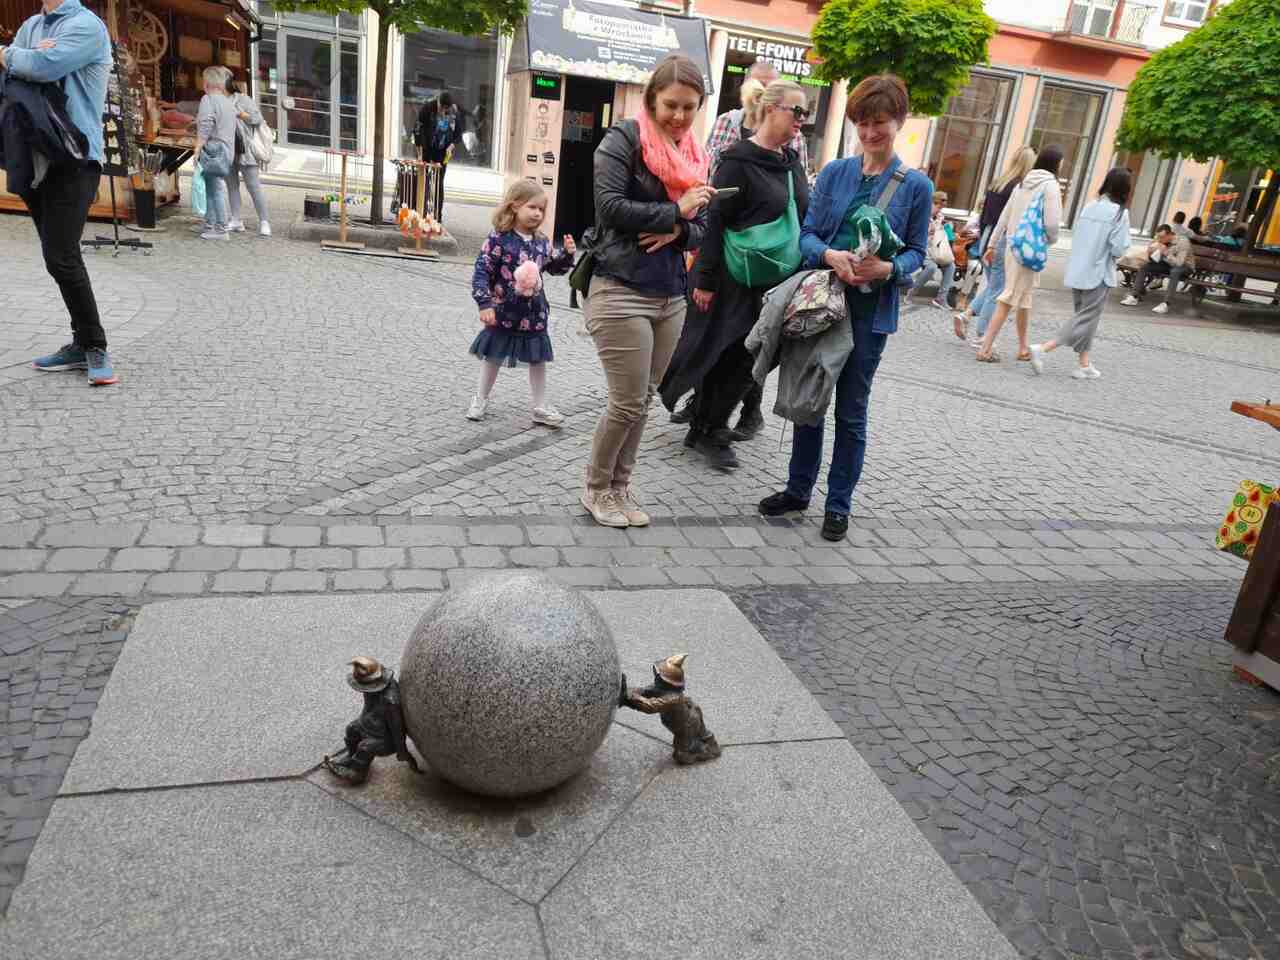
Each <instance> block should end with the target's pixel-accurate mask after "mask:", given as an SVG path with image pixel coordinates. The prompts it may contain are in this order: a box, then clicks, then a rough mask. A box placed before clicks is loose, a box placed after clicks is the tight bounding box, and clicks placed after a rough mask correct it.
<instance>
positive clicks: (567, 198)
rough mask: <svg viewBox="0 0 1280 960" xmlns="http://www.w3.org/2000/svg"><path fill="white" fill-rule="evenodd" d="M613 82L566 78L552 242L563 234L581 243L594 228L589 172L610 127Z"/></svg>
mask: <svg viewBox="0 0 1280 960" xmlns="http://www.w3.org/2000/svg"><path fill="white" fill-rule="evenodd" d="M612 114H613V83H612V82H611V81H608V80H592V79H589V78H587V77H566V78H565V85H564V126H563V128H562V133H561V135H560V136H561V139H560V176H559V184H558V186H557V188H556V189H557V192H556V224H555V235H554V237H555V240H557V241H559V239H560V238H561V237H563V236H564V235H565V234H566V233H568V234H572V235H573V236H574V238H575V239H578V240H581V239H582V234H583V232H584V231H586V230H588V229H590V228H591V227H593V226H595V223H596V205H595V192H594V190H593V189H592V185H593V183H594V181H595V177H594V175H593V171H592V164H593V162H594V154H595V152H596V147H598V146H600V141H601V140H603V139H604V135H605V133H606V132H608V130H609V127H610V126H612V124H613V115H612Z"/></svg>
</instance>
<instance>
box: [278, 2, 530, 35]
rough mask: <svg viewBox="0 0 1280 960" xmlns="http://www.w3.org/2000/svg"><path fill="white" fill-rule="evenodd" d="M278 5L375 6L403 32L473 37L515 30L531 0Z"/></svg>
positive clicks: (281, 5)
mask: <svg viewBox="0 0 1280 960" xmlns="http://www.w3.org/2000/svg"><path fill="white" fill-rule="evenodd" d="M275 7H276V9H277V10H285V11H289V10H321V11H323V12H325V13H332V14H338V13H350V14H353V15H359V14H360V13H363V12H364V11H365V10H372V11H373V12H374V13H376V14H377V15H378V16H379V17H380V18H381V19H383V20H385V21H386V22H387V23H388V24H390V25H391V26H393V27H395V28H396V29H397V30H399V31H400V32H401V33H416V32H417V31H418V30H421V29H422V28H423V27H434V28H435V29H437V30H448V31H449V32H450V33H461V34H466V35H467V36H472V37H474V36H479V35H480V34H483V33H488V32H489V31H490V30H492V29H493V28H494V27H497V28H498V30H499V31H500V32H501V33H512V32H513V31H514V30H515V28H516V27H517V26H518V25H519V23H520V21H521V20H523V19H524V18H525V17H526V16H528V15H529V3H528V0H279V2H277V3H276V4H275Z"/></svg>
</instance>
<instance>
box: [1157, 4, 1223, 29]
mask: <svg viewBox="0 0 1280 960" xmlns="http://www.w3.org/2000/svg"><path fill="white" fill-rule="evenodd" d="M1212 8H1213V0H1169V2H1168V3H1167V4H1165V8H1164V18H1165V20H1167V21H1168V22H1170V23H1177V24H1181V25H1183V26H1188V27H1198V26H1200V24H1202V23H1204V20H1205V17H1207V16H1208V15H1209V11H1210V10H1211V9H1212Z"/></svg>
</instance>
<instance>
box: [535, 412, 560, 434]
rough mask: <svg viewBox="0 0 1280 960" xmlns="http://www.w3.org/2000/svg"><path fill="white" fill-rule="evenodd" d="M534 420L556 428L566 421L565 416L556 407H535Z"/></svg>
mask: <svg viewBox="0 0 1280 960" xmlns="http://www.w3.org/2000/svg"><path fill="white" fill-rule="evenodd" d="M533 422H534V423H536V424H539V425H541V426H544V427H551V428H553V429H554V428H558V427H559V426H560V424H562V423H564V416H563V415H562V414H561V413H560V411H559V410H557V409H556V408H555V407H534V408H533Z"/></svg>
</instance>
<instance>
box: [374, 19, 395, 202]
mask: <svg viewBox="0 0 1280 960" xmlns="http://www.w3.org/2000/svg"><path fill="white" fill-rule="evenodd" d="M375 9H376V8H375ZM377 12H378V60H377V65H376V66H375V67H374V70H375V71H376V72H375V74H374V80H373V186H372V189H371V190H370V195H369V221H370V222H371V223H372V224H373V225H374V226H375V227H376V226H377V225H378V224H380V223H382V165H383V160H382V158H383V156H384V155H385V154H386V148H387V143H386V126H387V122H386V121H387V41H388V38H389V36H390V32H391V21H390V20H389V19H388V18H387V16H386V15H385V14H384V13H383V12H382V11H377Z"/></svg>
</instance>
